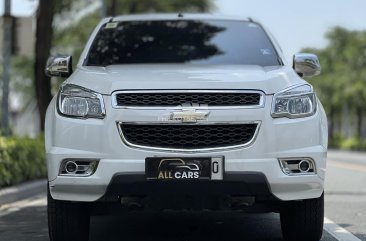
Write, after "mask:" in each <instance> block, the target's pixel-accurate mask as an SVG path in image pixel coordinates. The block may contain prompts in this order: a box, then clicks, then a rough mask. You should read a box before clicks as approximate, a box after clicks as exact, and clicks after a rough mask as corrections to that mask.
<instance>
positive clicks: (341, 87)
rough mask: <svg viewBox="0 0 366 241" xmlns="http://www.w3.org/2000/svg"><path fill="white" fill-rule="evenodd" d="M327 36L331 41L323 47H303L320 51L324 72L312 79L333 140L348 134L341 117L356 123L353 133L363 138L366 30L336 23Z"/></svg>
mask: <svg viewBox="0 0 366 241" xmlns="http://www.w3.org/2000/svg"><path fill="white" fill-rule="evenodd" d="M326 37H327V39H328V40H329V44H328V46H327V47H325V48H324V49H304V50H303V51H308V52H314V53H316V54H318V56H319V59H320V62H321V65H322V74H321V75H320V76H318V77H316V78H311V79H309V81H310V82H311V83H312V84H313V85H314V87H315V89H316V91H317V93H318V96H319V98H320V99H321V101H322V103H323V105H324V107H325V110H326V112H327V115H328V122H329V137H330V139H331V141H332V140H334V139H336V136H339V135H342V136H345V133H346V132H347V131H346V130H344V129H342V120H344V119H346V120H347V121H348V122H350V121H354V122H355V123H356V124H355V125H354V126H353V130H352V134H353V136H354V137H356V138H357V139H358V140H359V141H361V142H363V138H364V136H363V125H364V116H365V112H366V106H365V103H366V69H365V67H366V51H365V49H366V31H350V30H347V29H344V28H341V27H335V28H333V29H332V30H330V31H329V32H328V33H327V35H326ZM345 110H346V111H345ZM347 113H348V114H347ZM336 127H337V128H336ZM346 128H347V129H348V128H350V127H349V126H346ZM336 129H338V131H337V133H336ZM336 134H337V135H336ZM365 144H366V142H365ZM362 145H363V144H362ZM365 147H366V146H365Z"/></svg>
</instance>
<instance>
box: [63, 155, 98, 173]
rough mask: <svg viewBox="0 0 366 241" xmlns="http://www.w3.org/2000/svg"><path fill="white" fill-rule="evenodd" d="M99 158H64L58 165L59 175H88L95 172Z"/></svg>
mask: <svg viewBox="0 0 366 241" xmlns="http://www.w3.org/2000/svg"><path fill="white" fill-rule="evenodd" d="M98 164H99V160H96V159H65V160H63V161H62V162H61V165H60V172H59V175H60V176H77V177H88V176H91V175H93V174H94V173H95V171H96V170H97V168H98Z"/></svg>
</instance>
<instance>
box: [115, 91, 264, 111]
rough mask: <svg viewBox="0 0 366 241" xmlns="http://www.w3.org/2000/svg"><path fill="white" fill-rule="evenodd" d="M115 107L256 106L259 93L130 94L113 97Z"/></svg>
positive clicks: (120, 93) (118, 94)
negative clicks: (190, 104)
mask: <svg viewBox="0 0 366 241" xmlns="http://www.w3.org/2000/svg"><path fill="white" fill-rule="evenodd" d="M115 98H116V99H115V101H116V104H117V106H151V107H154V106H163V107H174V106H179V105H182V104H186V103H194V104H205V105H208V106H256V105H260V99H261V94H260V93H240V92H238V93H235V92H234V93H232V92H209V93H205V92H194V93H192V92H191V93H190V92H188V93H182V92H178V93H150V92H149V93H143V92H141V93H130V92H119V93H117V94H116V95H115Z"/></svg>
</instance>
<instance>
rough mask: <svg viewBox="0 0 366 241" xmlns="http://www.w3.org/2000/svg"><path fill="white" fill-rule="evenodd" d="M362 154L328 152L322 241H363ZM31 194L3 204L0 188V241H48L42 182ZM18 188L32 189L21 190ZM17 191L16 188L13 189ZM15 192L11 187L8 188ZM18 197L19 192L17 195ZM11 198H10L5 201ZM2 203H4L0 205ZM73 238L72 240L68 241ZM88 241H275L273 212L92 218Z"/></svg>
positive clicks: (365, 172)
mask: <svg viewBox="0 0 366 241" xmlns="http://www.w3.org/2000/svg"><path fill="white" fill-rule="evenodd" d="M365 184H366V154H365V153H353V152H352V153H351V152H339V151H330V152H329V155H328V169H327V180H326V187H325V217H326V224H325V230H324V235H323V238H322V241H333V240H342V241H359V240H363V241H366V185H365ZM37 187H38V189H37V191H36V193H34V192H28V194H27V195H28V196H27V197H26V199H24V198H25V197H24V196H18V200H19V201H14V200H12V199H11V195H10V194H9V191H6V190H5V193H8V194H7V195H8V196H7V200H12V201H8V202H7V203H4V200H5V199H3V197H4V190H0V241H47V240H49V239H48V234H47V232H48V231H47V215H46V197H45V194H46V181H44V180H43V181H40V182H39V183H38V186H37ZM22 188H23V189H32V190H34V187H33V188H29V187H27V186H25V187H24V186H23V187H22ZM15 189H16V188H15ZM12 192H13V193H16V192H14V188H13V190H12ZM17 195H18V194H17ZM9 198H10V199H9ZM1 200H3V202H2V203H1ZM70 240H72V237H70ZM90 240H91V241H114V240H124V241H130V240H133V241H139V240H144V241H149V240H159V241H160V240H161V241H191V240H220V241H231V240H267V241H280V240H282V237H281V230H280V223H279V216H278V214H241V213H235V214H234V215H233V213H230V214H228V213H209V212H207V213H206V212H203V213H184V212H169V213H163V214H157V213H130V214H128V215H127V216H124V217H119V216H108V217H92V219H91V231H90Z"/></svg>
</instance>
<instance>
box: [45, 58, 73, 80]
mask: <svg viewBox="0 0 366 241" xmlns="http://www.w3.org/2000/svg"><path fill="white" fill-rule="evenodd" d="M45 73H46V75H47V76H49V77H65V78H67V77H69V76H70V75H71V74H72V57H71V56H51V57H49V58H48V60H47V64H46V69H45Z"/></svg>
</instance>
